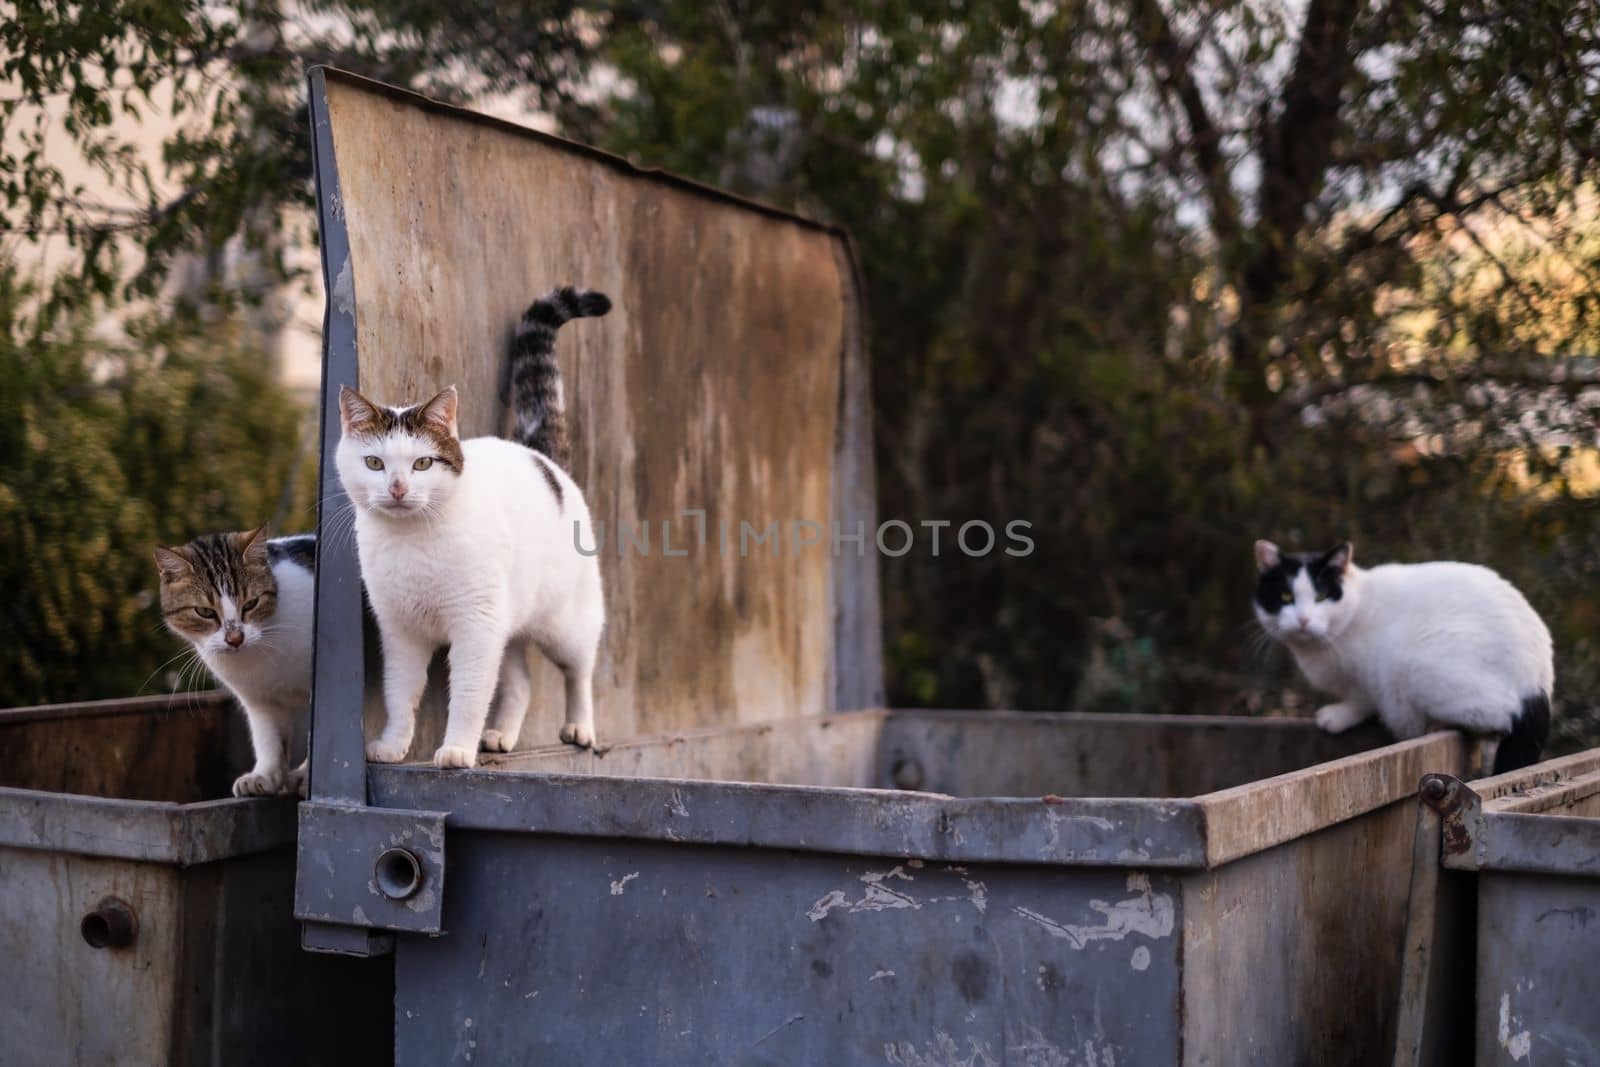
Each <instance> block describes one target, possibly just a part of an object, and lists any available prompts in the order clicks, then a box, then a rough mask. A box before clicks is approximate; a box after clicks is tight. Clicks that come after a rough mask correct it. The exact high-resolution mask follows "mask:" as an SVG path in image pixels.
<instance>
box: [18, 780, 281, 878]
mask: <svg viewBox="0 0 1600 1067" xmlns="http://www.w3.org/2000/svg"><path fill="white" fill-rule="evenodd" d="M294 818H295V816H294V803H293V801H291V800H288V799H285V798H258V799H252V800H232V799H230V800H218V801H210V802H206V803H202V804H187V805H183V804H162V803H156V802H152V801H136V800H114V799H108V798H103V797H81V796H73V795H71V794H66V793H47V792H43V791H40V790H32V789H0V845H11V846H15V847H17V848H29V849H45V850H49V851H55V852H71V853H76V854H79V855H85V856H106V857H113V858H120V859H130V860H143V861H146V862H152V863H174V864H178V865H179V866H189V865H192V864H198V863H210V862H213V861H215V860H219V859H226V858H228V857H230V856H237V855H243V854H245V853H249V852H260V851H263V850H265V849H271V848H278V847H282V846H284V845H286V844H288V843H289V842H290V841H293V840H294Z"/></svg>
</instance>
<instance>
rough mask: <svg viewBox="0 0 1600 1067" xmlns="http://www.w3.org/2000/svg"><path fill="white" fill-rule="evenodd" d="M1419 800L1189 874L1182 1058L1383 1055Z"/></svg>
mask: <svg viewBox="0 0 1600 1067" xmlns="http://www.w3.org/2000/svg"><path fill="white" fill-rule="evenodd" d="M1414 820H1415V809H1414V808H1413V806H1412V804H1411V803H1410V802H1409V801H1404V800H1402V801H1399V802H1396V803H1391V804H1388V805H1386V806H1384V807H1382V808H1380V809H1378V810H1376V811H1371V812H1368V813H1366V814H1365V815H1362V816H1361V817H1359V818H1355V819H1350V820H1347V821H1342V822H1338V823H1335V824H1333V825H1331V826H1329V827H1328V828H1327V829H1324V830H1321V831H1318V832H1315V833H1312V834H1309V835H1308V836H1304V837H1299V838H1297V839H1295V840H1293V841H1290V842H1288V843H1286V844H1282V845H1279V846H1277V847H1275V848H1271V849H1268V850H1267V851H1264V852H1258V853H1255V854H1254V855H1250V856H1247V857H1245V858H1243V859H1240V860H1237V861H1235V862H1231V863H1226V864H1224V865H1223V866H1221V867H1218V868H1216V869H1215V870H1211V871H1206V872H1203V873H1199V874H1195V875H1191V876H1190V877H1189V878H1187V879H1185V881H1184V887H1183V916H1184V924H1183V938H1184V940H1183V968H1184V978H1185V981H1184V990H1185V997H1184V1018H1183V1062H1184V1064H1186V1065H1189V1067H1201V1065H1205V1067H1231V1065H1234V1064H1261V1065H1264V1067H1276V1065H1279V1064H1312V1063H1315V1064H1318V1065H1334V1064H1346V1065H1349V1067H1367V1065H1370V1064H1375V1063H1380V1062H1382V1061H1383V1060H1384V1059H1385V1058H1386V1056H1387V1054H1388V1051H1389V1047H1390V1038H1391V1035H1392V1034H1393V1031H1394V1025H1393V1018H1394V1013H1395V1005H1396V991H1397V989H1398V988H1399V984H1400V954H1401V953H1400V936H1401V933H1402V932H1403V930H1404V928H1405V920H1406V897H1407V888H1408V884H1409V866H1408V861H1409V860H1410V856H1411V829H1412V825H1413V822H1414Z"/></svg>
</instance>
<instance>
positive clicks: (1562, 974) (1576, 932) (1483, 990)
mask: <svg viewBox="0 0 1600 1067" xmlns="http://www.w3.org/2000/svg"><path fill="white" fill-rule="evenodd" d="M1527 818H1531V819H1540V818H1544V816H1537V815H1534V816H1527ZM1591 843H1592V842H1591ZM1572 844H1573V845H1577V843H1576V842H1573V843H1572ZM1597 944H1600V878H1597V877H1595V875H1594V874H1593V873H1591V874H1590V875H1589V876H1588V877H1585V878H1575V877H1571V876H1551V875H1535V876H1530V875H1526V874H1506V873H1503V872H1501V871H1498V870H1487V869H1486V870H1484V871H1483V872H1482V873H1480V875H1479V878H1478V961H1477V1021H1476V1026H1475V1034H1476V1042H1475V1044H1476V1052H1477V1056H1476V1062H1477V1063H1478V1064H1479V1065H1480V1067H1489V1065H1491V1064H1493V1065H1501V1064H1504V1065H1506V1067H1512V1065H1521V1067H1530V1065H1539V1064H1574V1065H1577V1064H1582V1065H1585V1067H1586V1065H1588V1064H1594V1063H1600V997H1597V987H1596V977H1595V948H1596V945H1597Z"/></svg>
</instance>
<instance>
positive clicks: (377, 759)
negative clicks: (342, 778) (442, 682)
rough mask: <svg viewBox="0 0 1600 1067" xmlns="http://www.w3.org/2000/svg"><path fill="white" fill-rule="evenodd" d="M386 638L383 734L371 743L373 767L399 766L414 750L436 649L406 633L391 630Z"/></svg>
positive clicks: (387, 631)
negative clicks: (421, 703)
mask: <svg viewBox="0 0 1600 1067" xmlns="http://www.w3.org/2000/svg"><path fill="white" fill-rule="evenodd" d="M381 636H382V638H383V705H384V722H383V732H382V733H380V734H379V735H378V736H377V737H376V738H374V739H373V740H371V741H368V742H367V759H369V760H371V761H372V762H373V763H399V762H400V761H401V760H403V759H405V758H406V753H407V752H408V751H410V749H411V738H412V736H413V735H414V734H415V733H416V728H417V701H418V700H421V699H422V689H423V687H424V686H426V685H427V684H428V661H429V660H431V659H432V658H433V647H432V646H431V645H429V644H428V643H427V642H425V641H419V640H417V639H416V638H415V637H412V636H411V635H410V634H407V633H406V632H405V631H404V630H400V629H388V630H384V631H383V632H382V635H381Z"/></svg>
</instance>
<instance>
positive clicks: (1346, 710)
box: [1317, 704, 1366, 734]
mask: <svg viewBox="0 0 1600 1067" xmlns="http://www.w3.org/2000/svg"><path fill="white" fill-rule="evenodd" d="M1365 718H1366V716H1365V715H1363V714H1361V712H1360V711H1359V710H1357V709H1356V708H1352V707H1351V706H1350V705H1349V704H1327V705H1324V706H1323V707H1320V708H1318V709H1317V725H1318V726H1320V727H1322V729H1323V730H1325V731H1326V732H1328V733H1330V734H1342V733H1344V732H1345V731H1346V730H1348V729H1350V727H1352V726H1354V725H1356V724H1357V723H1359V722H1361V721H1362V720H1364V719H1365Z"/></svg>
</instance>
